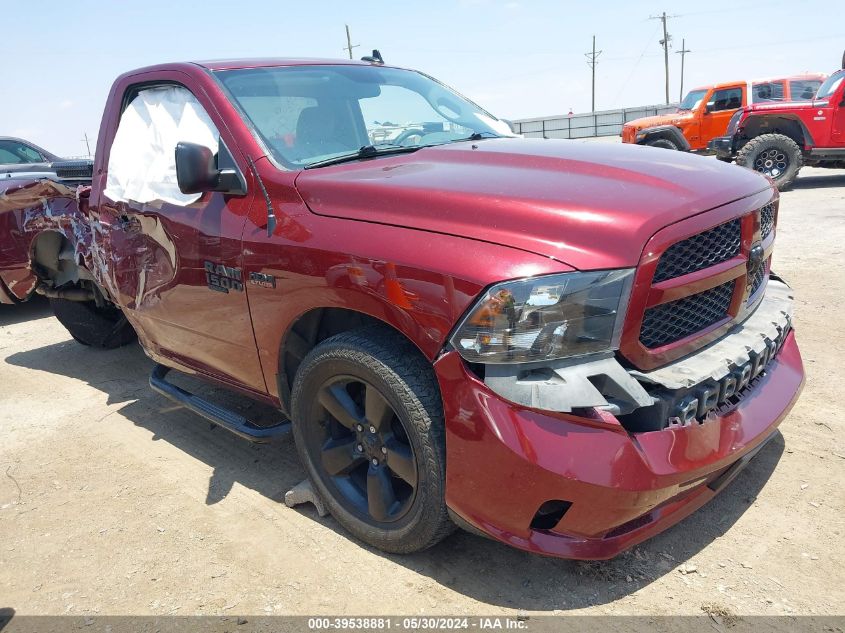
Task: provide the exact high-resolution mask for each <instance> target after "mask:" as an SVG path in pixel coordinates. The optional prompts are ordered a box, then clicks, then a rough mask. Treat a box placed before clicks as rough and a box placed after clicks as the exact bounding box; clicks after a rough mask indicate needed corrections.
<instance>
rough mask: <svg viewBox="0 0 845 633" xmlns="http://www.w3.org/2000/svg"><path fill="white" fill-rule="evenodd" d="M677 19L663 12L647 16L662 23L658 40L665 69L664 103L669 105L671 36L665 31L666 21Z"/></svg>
mask: <svg viewBox="0 0 845 633" xmlns="http://www.w3.org/2000/svg"><path fill="white" fill-rule="evenodd" d="M674 17H677V16H675V15H666V12H665V11H664V12H663V13H662V14H661V15H651V16H649V18H648V19H649V20H660V21H661V22H662V23H663V39H662V40H660V44H661V46H663V63H664V66H665V68H666V103H667V104H668V103H669V42H670V41H671V40H672V36H671V35H669V32H668V31H667V30H666V20H668V19H669V18H674Z"/></svg>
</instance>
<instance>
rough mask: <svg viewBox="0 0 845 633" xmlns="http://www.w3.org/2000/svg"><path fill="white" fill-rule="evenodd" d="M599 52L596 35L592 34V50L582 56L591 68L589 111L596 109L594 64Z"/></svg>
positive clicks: (596, 62)
mask: <svg viewBox="0 0 845 633" xmlns="http://www.w3.org/2000/svg"><path fill="white" fill-rule="evenodd" d="M601 53H602V52H601V51H597V50H596V36H595V35H593V52H592V53H584V57H586V58H587V66H589V67H590V68H592V69H593V108H592V110H590V111H591V112H595V111H596V64H598V61H597V59H598V56H599V55H601Z"/></svg>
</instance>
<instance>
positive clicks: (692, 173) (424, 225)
mask: <svg viewBox="0 0 845 633" xmlns="http://www.w3.org/2000/svg"><path fill="white" fill-rule="evenodd" d="M296 186H297V188H298V190H299V192H300V195H301V196H302V198H303V200H304V201H305V203H306V204H307V205H308V207H309V208H310V209H311V211H312V212H314V213H316V214H318V215H325V216H332V217H338V218H348V219H353V220H360V221H366V222H378V223H383V224H391V225H395V226H403V227H409V228H414V229H420V230H425V231H432V232H436V233H445V234H449V235H456V236H460V237H467V238H473V239H477V240H482V241H485V242H492V243H497V244H502V245H505V246H510V247H515V248H520V249H522V250H525V251H530V252H532V253H536V254H539V255H543V256H547V257H553V258H555V259H557V260H558V261H561V262H563V263H566V264H568V265H570V266H573V267H574V268H578V269H598V268H617V267H627V266H635V265H636V264H637V263H638V262H639V259H640V255H641V253H642V249H643V247H644V245H645V243H646V241H647V240H648V239H649V238H650V237H651V236H652V235H653V234H654V233H656V232H657V231H658V230H660V229H661V228H663V227H665V226H667V225H669V224H673V223H674V222H677V221H679V220H682V219H685V218H688V217H690V216H693V215H695V214H698V213H702V212H704V211H707V210H710V209H713V208H715V207H717V206H721V205H724V204H727V203H729V202H733V201H735V200H739V199H741V198H744V197H747V196H750V195H752V194H755V193H758V192H760V191H762V190H764V189H766V188H768V187H770V185H769V183H768V181H766V180H765V179H764V178H763V177H762V176H760V175H759V174H757V173H755V172H753V171H751V170H748V169H739V168H737V167H735V166H733V165H727V164H724V163H722V162H720V161H716V160H712V159H707V158H703V157H699V156H694V155H691V154H685V153H682V152H673V151H668V150H665V149H657V148H651V147H641V146H637V145H622V144H615V143H613V144H612V143H594V142H579V141H563V140H542V139H490V140H485V141H479V142H477V143H474V144H473V143H469V142H463V143H454V144H451V145H443V146H438V147H430V148H423V149H420V150H419V151H417V152H415V153H413V154H403V155H398V156H392V157H381V158H374V159H370V160H362V161H359V162H356V163H348V164H343V165H335V166H329V167H322V168H317V169H311V170H306V171H303V172H301V173H300V174H299V176H298V177H297V179H296Z"/></svg>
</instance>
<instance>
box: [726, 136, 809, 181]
mask: <svg viewBox="0 0 845 633" xmlns="http://www.w3.org/2000/svg"><path fill="white" fill-rule="evenodd" d="M736 164H737V165H739V166H740V167H748V168H749V169H753V170H754V171H757V172H760V173H761V174H766V175H767V176H768V177H769V178H771V179H772V180H773V181H774V183H775V186H776V187H777V188H778V189H779V190H781V191H783V190H784V189H786V188H787V187H789V186H790V185H791V184H792V183H793V182H795V179H796V178H797V177H798V171H799V170H800V169H801V166H802V165H803V164H804V157H803V155H802V154H801V148H800V147H798V144H797V143H796V142H795V141H793V140H792V139H791V138H789V137H788V136H784V135H783V134H762V135H760V136H758V137H756V138H753V139H751V140H750V141H748V142H747V143H746V144H745V145H744V146H743V147H742V149H741V150H739V152H738V153H737V155H736Z"/></svg>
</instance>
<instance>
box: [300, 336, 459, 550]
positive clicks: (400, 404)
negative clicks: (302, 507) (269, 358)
mask: <svg viewBox="0 0 845 633" xmlns="http://www.w3.org/2000/svg"><path fill="white" fill-rule="evenodd" d="M371 390H373V391H371ZM350 393H351V394H352V395H351V396H350ZM335 395H339V399H335ZM348 396H349V397H348ZM371 396H372V400H371V399H370V398H371ZM379 398H381V399H379ZM371 401H372V402H374V403H380V404H373V405H372V406H371V404H370V402H371ZM341 402H343V403H345V405H346V408H343V409H338V408H337V405H338V403H341ZM324 403H328V406H326V405H325V404H324ZM385 405H386V406H385ZM330 410H331V411H332V412H333V413H330V412H329V411H330ZM349 411H352V412H353V413H354V414H353V415H347V413H348V412H349ZM291 412H292V419H293V421H294V423H293V434H294V439H295V441H296V447H297V451H298V452H299V456H300V459H301V460H302V463H303V464H304V466H305V468H306V470H307V471H308V476H309V478H310V479H311V481H312V483H313V484H314V487H315V488H316V490H317V492H318V493H319V494H320V496H321V497H322V498H323V500H324V501H325V504H326V506H327V508H328V510H329V512H331V514H332V516H333V517H334V518H335V519H336V520H337V521H338V523H340V524H341V525H342V526H343V527H345V528H346V529H347V530H348V531H349V532H351V533H352V534H353V535H355V536H356V537H358V538H359V539H361V540H362V541H364V542H365V543H368V544H370V545H372V546H374V547H376V548H378V549H381V550H384V551H387V552H392V553H397V554H406V553H410V552H416V551H419V550H423V549H426V548H428V547H431V546H432V545H434V544H435V543H437V542H439V541H441V540H442V539H443V538H445V537H446V536H448V535H449V534H450V533H451V532H452V531H453V530H454V529H455V526H454V524H453V523H452V522H451V520H450V519H449V516H448V514H447V511H446V503H445V490H446V443H445V438H444V422H443V407H442V403H441V400H440V390H439V388H438V385H437V381H436V380H435V377H434V373H433V371H432V369H431V365H430V364H429V363H428V362H427V361H426V360H425V358H423V357H422V356H421V355H420V353H419V351H418V350H417V349H416V348H415V347H414V346H413V345H412V344H411V343H410V342H409V341H407V340H406V339H404V338H403V337H402V336H400V335H399V334H397V333H396V332H393V331H392V330H390V329H389V328H386V327H382V326H369V327H365V328H361V329H359V330H355V331H352V332H346V333H342V334H338V335H336V336H333V337H331V338H328V339H326V340H325V341H323V342H322V343H320V344H319V345H318V346H317V347H315V348H314V349H313V350H311V352H310V353H309V354H308V355H307V356H306V357H305V359H304V360H303V361H302V365H301V366H300V367H299V369H298V371H297V373H296V378H295V380H294V385H293V391H292V394H291ZM374 412H378V413H379V414H380V415H373V413H374ZM373 419H378V420H380V421H376V422H375V423H374V424H375V425H378V428H377V431H376V432H374V433H370V431H369V429H370V427H371V426H372V428H376V427H375V426H374V425H373V424H371V422H370V421H369V420H373ZM341 420H343V422H341ZM359 423H360V424H361V427H362V430H358V424H359ZM340 446H342V447H343V448H342V453H341V457H340V458H339V461H335V456H336V453H335V452H334V451H335V450H336V447H340ZM359 446H361V447H362V449H361V450H363V451H366V452H361V450H359V448H358V447H359ZM388 447H390V448H388ZM400 449H401V450H400ZM382 454H383V455H382ZM408 455H410V461H409V458H408ZM382 456H383V460H382ZM394 456H396V460H395V461H394ZM400 458H401V459H400ZM373 459H375V460H376V461H379V462H380V463H379V464H378V465H374V464H373ZM347 460H348V463H347ZM410 463H412V464H413V466H410V465H409V464H410ZM402 464H404V465H405V468H404V469H402V468H400V466H401V465H402ZM393 468H395V469H397V470H395V471H394V470H392V469H393ZM330 471H331V472H330ZM397 472H404V474H403V475H402V476H400V475H399V474H397ZM409 472H410V475H409V474H408V473H409ZM411 479H412V480H413V483H412V484H409V483H408V480H411ZM408 490H411V492H410V493H408ZM373 491H380V494H371V493H372V492H373ZM406 493H407V497H405V495H406ZM385 499H387V501H385ZM379 500H381V501H379ZM374 506H375V508H374ZM388 510H389V512H388ZM394 510H395V512H394ZM391 512H392V514H391ZM376 517H379V518H376Z"/></svg>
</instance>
